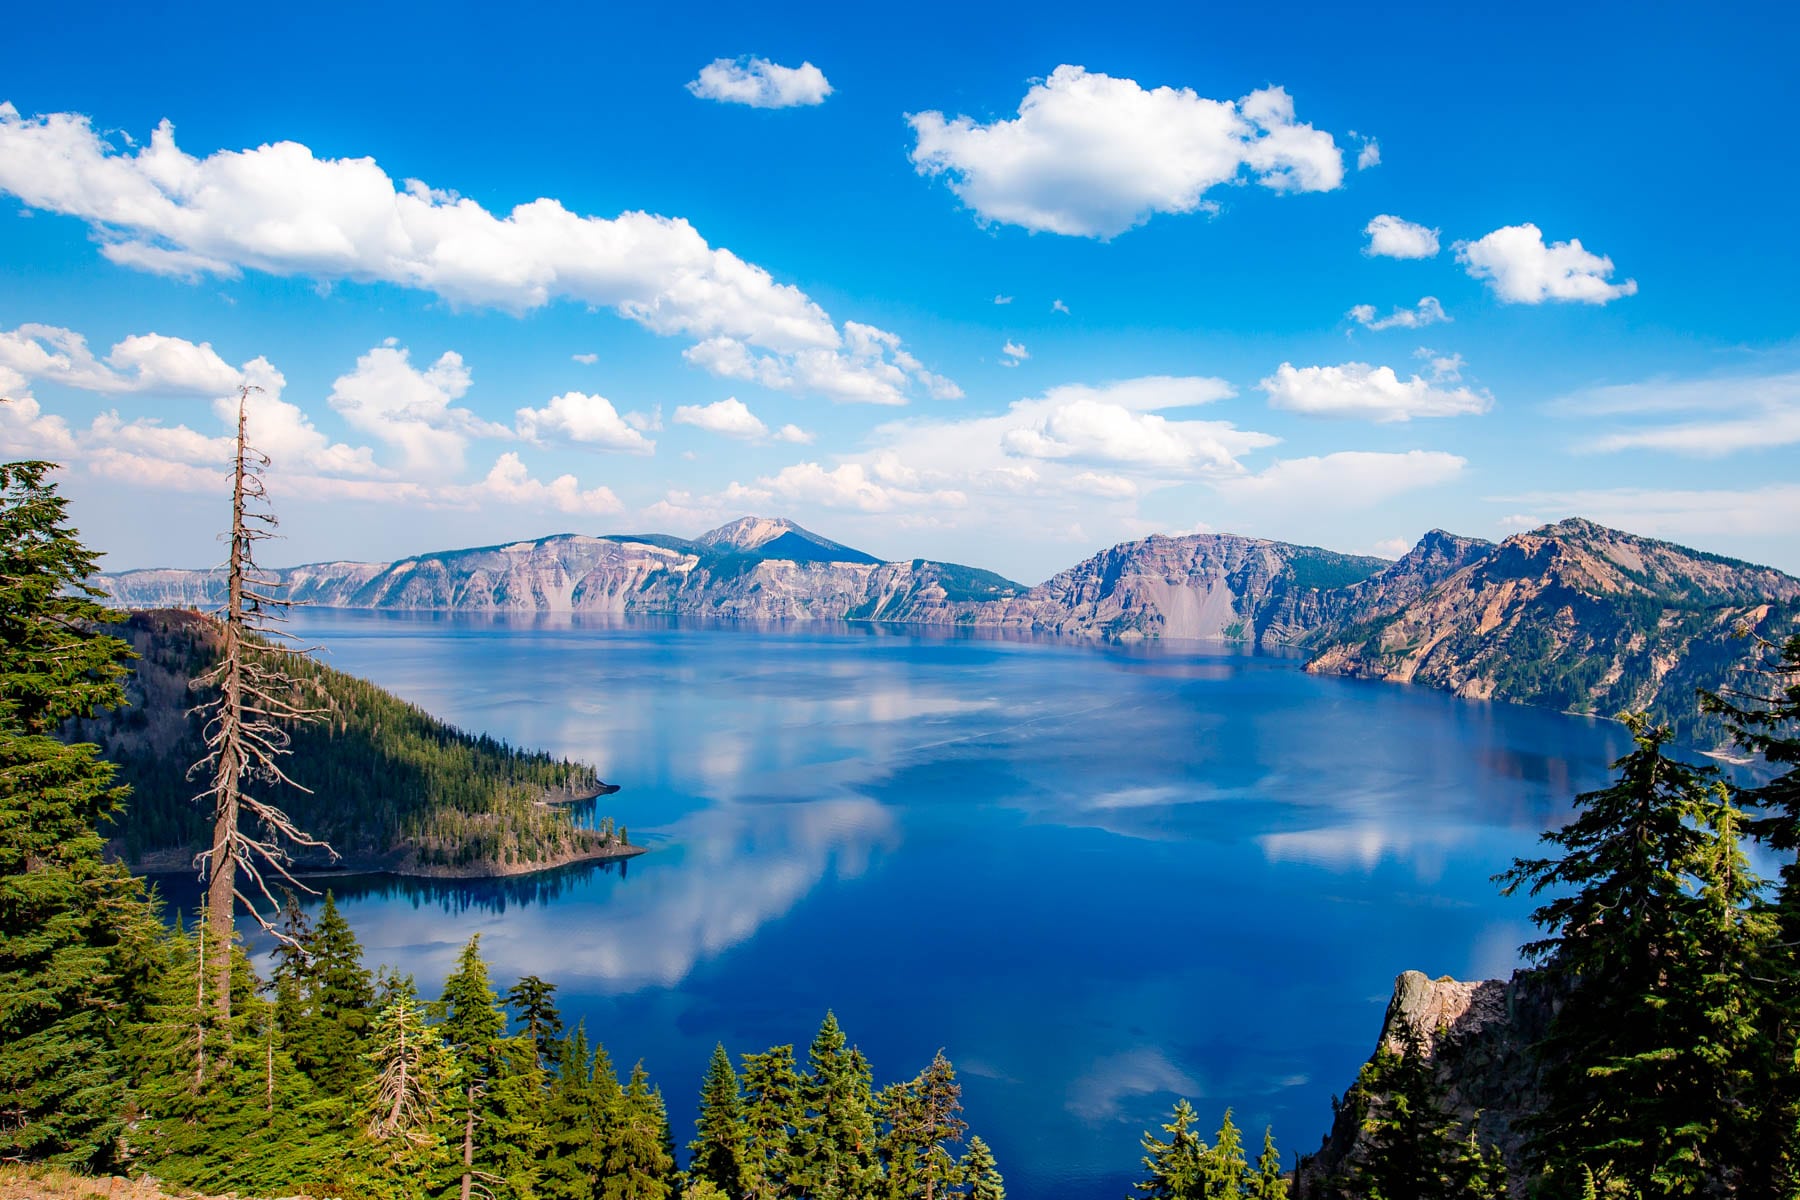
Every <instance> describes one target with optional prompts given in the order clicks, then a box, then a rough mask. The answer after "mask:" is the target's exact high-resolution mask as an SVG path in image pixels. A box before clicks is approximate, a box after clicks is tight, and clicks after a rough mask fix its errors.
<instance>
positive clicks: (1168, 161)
mask: <svg viewBox="0 0 1800 1200" xmlns="http://www.w3.org/2000/svg"><path fill="white" fill-rule="evenodd" d="M907 122H908V123H909V124H910V125H911V126H912V129H913V133H914V136H915V138H916V139H917V141H916V144H915V146H914V148H913V151H912V162H913V165H914V166H915V167H916V168H917V170H918V172H919V173H920V174H922V175H942V176H945V177H946V178H947V179H948V180H949V184H950V189H951V190H952V191H953V192H955V193H956V195H957V197H958V198H960V199H961V200H962V202H963V203H964V204H966V205H968V206H969V207H970V208H971V209H973V210H974V211H975V214H976V215H977V216H978V217H979V218H980V219H981V220H982V221H984V222H996V221H997V222H1002V223H1005V224H1009V225H1019V226H1023V227H1024V228H1026V229H1031V230H1038V231H1044V232H1049V233H1061V234H1068V235H1071V236H1077V237H1099V238H1110V237H1114V236H1116V235H1118V234H1120V233H1123V232H1125V231H1126V230H1127V229H1130V228H1132V227H1133V226H1135V225H1140V224H1142V223H1143V222H1145V221H1147V220H1149V219H1150V217H1151V216H1152V215H1153V214H1155V213H1159V212H1160V213H1189V212H1194V211H1195V210H1197V209H1210V208H1214V207H1216V206H1215V205H1213V204H1212V203H1211V202H1209V201H1208V200H1207V199H1206V194H1207V192H1209V191H1210V190H1211V189H1213V188H1215V187H1218V186H1220V185H1222V184H1228V183H1232V182H1236V181H1239V180H1242V179H1245V178H1249V179H1253V180H1255V181H1256V182H1257V183H1260V184H1261V185H1262V186H1264V187H1267V188H1270V189H1271V190H1274V191H1279V192H1289V191H1298V192H1317V191H1330V190H1332V189H1334V188H1336V187H1338V186H1340V185H1341V184H1342V182H1343V178H1344V163H1343V156H1342V154H1341V153H1340V152H1339V150H1338V147H1337V144H1336V143H1335V142H1334V141H1333V140H1332V138H1331V135H1330V134H1328V133H1325V132H1323V131H1321V130H1317V129H1314V128H1313V127H1312V126H1311V125H1308V124H1302V123H1299V122H1296V121H1295V119H1294V102H1293V100H1292V98H1290V97H1289V96H1288V94H1287V92H1286V91H1284V90H1283V89H1281V88H1279V87H1269V88H1263V89H1261V90H1259V91H1255V92H1252V93H1250V94H1249V95H1248V96H1245V97H1243V98H1242V99H1241V100H1238V101H1235V102H1233V101H1230V100H1209V99H1206V98H1205V97H1202V96H1200V95H1198V94H1197V93H1195V92H1194V91H1193V89H1191V88H1171V87H1158V88H1153V89H1149V90H1146V89H1145V88H1142V87H1140V86H1139V85H1138V84H1137V82H1136V81H1134V80H1131V79H1115V78H1113V77H1112V76H1110V75H1103V74H1099V73H1090V72H1089V71H1087V70H1086V69H1084V68H1082V67H1079V66H1070V65H1067V64H1065V65H1063V66H1059V67H1057V68H1056V70H1054V71H1053V72H1051V74H1050V78H1049V79H1047V80H1043V81H1041V82H1038V83H1034V84H1033V85H1032V86H1031V88H1030V89H1029V90H1028V91H1027V92H1026V94H1025V98H1024V99H1023V100H1021V101H1020V103H1019V115H1018V116H1017V117H1016V118H1014V119H1012V120H998V121H993V122H991V123H989V124H985V125H984V124H979V123H977V122H976V121H975V120H973V119H972V118H970V117H956V118H954V119H947V118H946V117H945V116H944V114H943V113H941V112H921V113H913V114H910V115H909V116H908V117H907Z"/></svg>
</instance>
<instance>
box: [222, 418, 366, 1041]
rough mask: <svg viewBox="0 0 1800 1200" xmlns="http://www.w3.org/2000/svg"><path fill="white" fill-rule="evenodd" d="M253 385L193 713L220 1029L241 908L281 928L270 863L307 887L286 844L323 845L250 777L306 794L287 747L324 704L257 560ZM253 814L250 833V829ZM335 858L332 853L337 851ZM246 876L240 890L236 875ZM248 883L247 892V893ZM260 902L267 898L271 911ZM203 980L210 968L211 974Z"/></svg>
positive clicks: (262, 459) (259, 489)
mask: <svg viewBox="0 0 1800 1200" xmlns="http://www.w3.org/2000/svg"><path fill="white" fill-rule="evenodd" d="M249 397H250V389H249V388H248V387H245V388H242V389H240V390H239V392H238V419H237V452H236V455H235V457H234V459H233V462H232V487H231V531H230V533H229V534H227V540H228V543H229V545H230V551H229V553H228V555H227V557H226V562H225V569H226V596H225V607H224V608H223V610H221V612H220V614H219V625H220V637H221V643H222V644H221V650H220V657H219V662H218V665H217V666H215V667H213V669H212V670H210V671H208V672H206V673H205V674H204V675H202V676H200V677H199V678H198V679H196V680H195V681H194V683H195V686H196V687H197V688H201V689H203V690H206V691H208V692H211V693H212V698H211V699H209V700H207V701H205V702H203V703H202V704H201V705H200V706H199V707H198V709H196V711H197V712H198V713H199V714H200V716H201V720H202V729H203V737H204V739H205V742H206V757H205V758H203V759H201V760H200V761H199V762H197V763H195V764H194V766H193V768H192V769H191V770H190V771H189V776H190V777H204V778H206V780H207V786H206V789H205V790H204V791H202V792H201V793H200V795H199V796H198V797H196V799H198V800H199V801H200V802H201V803H202V804H206V805H208V806H209V807H210V808H211V810H212V814H213V834H212V844H211V846H210V847H209V848H208V849H207V850H205V851H203V852H202V853H201V855H200V859H199V861H200V865H201V870H202V873H203V874H204V875H205V876H207V878H208V882H207V891H206V921H205V924H204V927H203V935H204V938H203V948H204V949H205V953H206V957H207V962H206V964H205V970H206V971H207V972H208V973H209V974H210V982H211V984H212V1003H213V1008H214V1013H215V1019H216V1023H217V1024H218V1026H219V1028H220V1030H221V1031H222V1032H224V1031H228V1030H229V1029H230V1022H231V954H230V948H231V945H232V941H233V937H234V934H235V932H236V930H235V925H236V914H237V905H238V903H239V902H240V901H242V902H243V904H244V905H245V907H246V908H248V909H249V910H250V912H251V914H252V915H254V916H255V917H256V919H257V921H258V923H259V924H261V925H262V927H263V928H264V929H266V930H268V931H269V932H271V933H274V934H276V935H277V936H279V934H280V930H278V929H277V928H276V927H275V925H274V923H273V921H272V916H273V914H274V913H275V912H277V911H279V909H280V907H281V905H280V903H279V902H278V901H277V900H276V899H275V896H274V894H273V893H272V892H271V891H270V890H269V885H270V881H269V880H268V879H267V878H266V877H265V875H264V872H265V871H268V872H271V873H273V874H274V875H276V876H277V877H279V878H280V879H282V880H284V881H286V882H287V883H288V884H290V885H291V886H293V887H296V888H299V889H300V890H302V891H310V889H308V888H306V887H305V886H304V885H302V884H300V883H299V882H298V881H296V880H295V879H294V878H293V876H292V875H291V874H289V873H288V869H287V865H286V864H287V861H288V849H287V848H288V847H289V846H291V845H298V846H308V847H317V848H321V849H324V850H326V851H328V852H329V851H330V847H329V846H326V845H325V843H324V842H322V841H320V840H319V839H317V838H315V837H313V836H311V835H310V834H307V833H305V832H303V831H302V830H301V829H300V828H299V827H298V826H296V825H295V824H294V822H293V821H292V820H291V819H289V817H288V815H287V814H286V813H285V812H283V811H282V810H281V808H280V807H279V806H277V805H276V804H275V803H274V802H273V801H272V800H270V799H268V798H266V797H264V796H258V795H257V794H255V793H254V792H251V791H249V790H246V784H257V783H261V784H266V785H268V786H271V787H273V786H277V785H282V784H285V785H287V786H289V787H294V788H297V789H299V790H300V791H305V790H306V789H305V788H302V787H300V785H299V784H297V783H295V782H294V781H293V780H292V779H290V778H288V776H287V774H286V772H285V771H283V769H282V767H281V762H280V760H281V758H282V757H283V756H284V755H286V754H288V753H290V746H289V742H290V738H289V735H288V731H287V725H288V724H290V723H292V722H295V721H306V720H311V719H313V718H314V717H316V716H317V710H315V709H312V708H309V707H307V706H306V705H305V704H303V703H301V702H300V701H299V700H298V699H297V696H298V686H297V685H296V683H295V681H294V679H293V678H292V677H291V676H290V675H289V674H288V673H287V671H286V669H285V660H286V659H287V658H288V657H289V656H292V655H296V654H302V653H304V650H302V649H300V648H298V647H295V646H292V645H289V644H286V643H285V642H283V641H282V640H281V637H282V635H281V634H280V633H279V630H278V625H279V623H280V621H281V620H282V619H283V614H284V613H285V610H286V609H287V608H288V607H289V605H290V602H289V601H287V600H284V599H282V598H280V597H278V596H277V595H276V594H275V593H276V590H277V589H278V588H279V587H280V586H281V585H280V581H279V580H278V579H277V578H276V577H275V576H273V575H270V574H268V573H267V572H265V571H263V570H262V569H261V568H260V567H258V565H257V563H256V546H257V543H259V542H262V541H266V540H267V539H269V538H271V537H274V536H275V527H276V525H277V521H276V519H275V516H274V514H273V513H272V512H270V511H269V509H268V493H267V491H266V490H265V489H264V487H263V471H264V470H265V469H266V468H267V467H268V465H269V459H268V456H267V455H265V454H263V453H262V452H260V451H258V450H256V449H254V448H252V447H251V446H250V444H249V441H248V438H247V427H248V420H249V417H248V406H249ZM246 817H248V818H249V819H250V821H251V822H252V825H253V827H254V832H252V831H251V830H247V829H245V828H244V818H246ZM334 857H335V855H334ZM240 874H241V875H242V876H243V886H240V883H239V875H240ZM246 889H248V890H246ZM262 904H266V905H267V906H268V914H267V915H265V913H264V911H263V909H262V908H261V907H259V906H260V905H262ZM202 978H203V981H204V980H205V979H207V976H205V975H203V977H202Z"/></svg>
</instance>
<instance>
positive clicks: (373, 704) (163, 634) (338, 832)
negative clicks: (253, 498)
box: [71, 610, 629, 875]
mask: <svg viewBox="0 0 1800 1200" xmlns="http://www.w3.org/2000/svg"><path fill="white" fill-rule="evenodd" d="M118 632H119V634H120V636H122V637H124V638H126V639H127V640H128V641H129V642H130V643H131V645H132V647H133V648H134V649H135V650H136V651H137V653H138V655H139V658H138V661H137V662H136V663H135V664H134V666H135V668H136V669H135V671H134V674H133V677H132V679H131V680H130V681H129V682H128V684H127V689H126V690H127V696H128V699H129V703H128V705H127V706H126V707H125V708H122V709H118V710H114V711H112V712H110V713H105V714H102V715H101V716H99V717H97V718H95V719H93V720H89V721H82V722H78V723H77V724H76V725H75V726H74V727H73V728H72V730H71V734H72V736H74V737H76V738H78V739H79V740H85V741H93V742H95V743H97V744H99V745H100V746H101V747H102V748H103V752H104V754H105V756H106V757H107V758H108V759H110V760H111V761H113V762H116V763H117V764H119V778H120V780H121V782H124V783H127V784H129V785H130V786H131V788H132V794H131V803H130V805H129V806H128V807H127V809H126V810H125V813H124V814H123V815H122V816H121V817H120V818H119V820H118V822H117V824H116V825H115V826H114V828H113V829H112V831H111V833H112V835H113V838H114V844H115V848H116V849H118V850H119V851H120V852H121V853H122V854H123V856H124V857H125V858H126V859H127V860H129V861H132V862H134V863H138V864H140V865H142V864H149V865H174V864H175V863H177V862H179V863H180V864H182V865H185V863H186V861H187V858H188V857H189V856H191V855H192V854H193V853H194V852H197V851H198V850H199V849H201V848H202V847H203V846H204V845H205V844H206V839H207V834H208V829H207V823H206V814H205V813H204V812H203V811H202V810H201V808H200V807H199V806H197V805H195V804H194V803H193V796H194V794H195V793H196V792H197V791H198V790H199V785H198V784H196V783H194V782H192V781H190V780H189V779H188V778H187V770H188V768H189V766H191V765H192V764H193V763H195V762H198V761H200V759H201V758H202V757H204V754H205V749H204V747H203V746H202V744H201V736H200V729H199V724H198V721H197V720H196V719H195V718H194V717H193V716H192V715H190V713H189V711H188V710H189V709H191V708H192V707H193V706H194V705H195V704H196V703H198V701H199V699H200V697H199V696H198V695H197V694H196V693H195V692H194V691H193V690H192V689H191V688H190V686H189V685H190V681H191V680H192V679H193V678H195V677H196V676H198V675H200V674H203V673H204V672H205V671H206V669H207V668H208V667H209V666H211V665H212V663H213V662H214V661H215V660H216V658H217V655H218V646H219V641H218V632H217V627H216V626H215V625H214V623H213V622H212V621H211V619H210V618H207V617H203V616H201V615H199V614H197V613H192V612H184V611H174V610H159V611H151V612H139V613H133V614H131V616H130V617H129V618H128V619H127V620H126V621H125V622H124V624H123V625H122V626H120V628H119V630H118ZM290 669H291V672H292V674H293V675H294V676H295V678H296V680H297V681H298V684H299V687H300V691H301V696H302V698H303V700H304V702H305V704H306V706H307V707H311V708H317V709H320V710H322V711H321V714H320V716H321V719H320V720H319V721H317V722H314V723H310V724H297V725H295V726H293V728H292V729H291V733H292V737H293V751H294V754H293V758H292V760H291V761H292V763H293V767H292V774H293V775H294V777H295V779H296V780H297V781H298V782H300V783H301V784H302V785H303V786H304V787H306V788H308V789H310V794H309V793H308V792H302V791H299V790H297V789H294V788H287V787H280V788H277V789H275V791H274V796H273V798H274V799H275V800H276V801H277V802H278V803H279V805H280V806H281V807H282V808H283V809H284V810H285V811H286V812H287V813H288V814H289V815H290V816H292V817H293V818H295V821H296V823H297V824H298V825H299V827H300V828H302V829H305V830H307V831H309V832H310V833H312V834H313V835H314V836H317V837H321V838H323V839H324V840H326V841H327V842H329V843H330V844H331V846H332V848H333V849H334V850H336V851H337V852H338V854H339V855H341V856H342V858H341V861H340V862H339V863H338V864H337V865H339V866H344V867H349V868H357V869H378V870H388V871H398V872H402V873H408V874H434V875H487V874H512V873H516V872H519V871H525V870H533V869H537V868H541V867H545V866H552V865H556V864H559V863H562V862H568V861H572V860H574V859H578V858H591V857H598V856H602V855H607V854H618V853H627V852H629V847H627V846H626V845H625V843H624V839H623V837H622V834H623V831H619V832H618V833H614V832H613V831H612V829H611V826H610V823H603V824H602V828H600V829H593V830H590V829H581V828H577V827H576V825H575V822H574V821H573V820H572V819H571V816H570V813H569V810H568V809H567V808H566V807H564V806H561V805H558V804H554V803H550V802H552V801H557V800H573V799H577V798H581V797H587V796H594V795H597V794H601V793H604V792H607V791H611V790H614V789H611V788H609V787H608V786H607V785H605V784H602V783H601V782H600V780H599V778H598V776H597V775H596V773H595V771H594V768H592V767H590V766H586V765H583V764H580V763H573V762H567V761H563V760H559V759H555V758H552V757H550V756H549V755H547V754H542V753H527V752H524V751H520V750H516V749H514V748H512V747H510V746H508V745H506V744H504V743H502V742H499V741H496V740H495V739H493V738H490V737H485V736H477V735H474V734H469V733H465V732H463V731H462V730H459V729H456V728H454V727H452V726H450V725H447V724H445V723H444V722H442V721H439V720H437V719H436V718H434V717H432V716H431V715H430V714H429V713H426V712H425V711H423V710H422V709H420V708H418V707H417V706H415V705H411V704H407V703H406V702H404V701H402V700H400V699H398V698H397V697H395V696H393V695H391V694H390V693H388V692H385V691H383V690H382V689H380V688H378V687H376V686H375V685H374V684H372V683H368V682H366V681H364V680H361V679H357V678H355V677H354V676H351V675H346V674H344V673H343V672H341V671H336V670H333V669H332V668H330V667H327V666H325V665H323V664H321V663H318V662H316V661H313V660H311V659H307V658H296V659H295V660H294V661H293V662H292V663H291V664H290ZM324 863H325V860H324V859H323V858H322V857H320V858H315V859H312V860H307V863H306V865H312V866H321V865H324Z"/></svg>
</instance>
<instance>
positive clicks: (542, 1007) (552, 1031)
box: [506, 975, 563, 1065]
mask: <svg viewBox="0 0 1800 1200" xmlns="http://www.w3.org/2000/svg"><path fill="white" fill-rule="evenodd" d="M555 997H556V985H555V984H554V983H545V982H544V981H543V980H542V979H539V978H538V977H537V976H536V975H527V976H525V977H524V978H523V979H521V980H519V982H517V983H515V984H513V985H512V986H511V987H510V988H508V989H506V1007H507V1008H509V1009H511V1010H512V1014H513V1017H514V1019H515V1020H517V1021H518V1022H519V1024H520V1025H521V1026H522V1027H523V1028H522V1029H521V1030H520V1032H521V1033H522V1034H523V1035H524V1037H525V1038H526V1039H527V1040H528V1041H530V1043H531V1045H532V1048H533V1049H534V1050H536V1052H537V1057H538V1062H540V1063H543V1064H545V1065H548V1064H550V1063H552V1062H555V1061H556V1040H557V1039H558V1038H560V1037H562V1034H563V1023H562V1014H561V1013H559V1012H557V1011H556V999H555Z"/></svg>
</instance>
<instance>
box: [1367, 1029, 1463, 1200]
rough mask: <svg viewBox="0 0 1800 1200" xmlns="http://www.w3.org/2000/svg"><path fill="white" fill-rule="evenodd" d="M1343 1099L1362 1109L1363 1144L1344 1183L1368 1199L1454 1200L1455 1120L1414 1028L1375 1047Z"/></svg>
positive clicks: (1457, 1187) (1456, 1182)
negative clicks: (1392, 1043) (1396, 1043)
mask: <svg viewBox="0 0 1800 1200" xmlns="http://www.w3.org/2000/svg"><path fill="white" fill-rule="evenodd" d="M1346 1101H1347V1102H1348V1103H1350V1104H1351V1105H1354V1106H1355V1107H1356V1108H1357V1109H1358V1110H1359V1111H1360V1112H1361V1113H1362V1131H1363V1143H1362V1144H1363V1147H1364V1154H1363V1155H1362V1157H1361V1158H1360V1159H1358V1160H1357V1162H1356V1163H1355V1164H1354V1166H1353V1169H1352V1171H1351V1176H1352V1178H1351V1180H1350V1181H1349V1182H1350V1184H1351V1190H1353V1191H1355V1192H1356V1193H1357V1194H1358V1195H1363V1196H1367V1197H1368V1198H1369V1200H1452V1198H1453V1197H1454V1198H1457V1200H1460V1198H1461V1197H1462V1196H1463V1194H1464V1193H1463V1191H1462V1188H1461V1181H1460V1179H1459V1178H1458V1170H1457V1164H1458V1163H1459V1162H1460V1160H1461V1157H1462V1150H1461V1147H1460V1146H1459V1144H1458V1142H1457V1138H1456V1129H1457V1121H1456V1118H1455V1117H1454V1116H1452V1115H1451V1114H1450V1113H1449V1112H1448V1111H1447V1110H1446V1109H1445V1107H1444V1104H1443V1094H1442V1089H1441V1088H1440V1087H1439V1086H1438V1082H1437V1071H1436V1068H1435V1067H1434V1066H1433V1064H1432V1062H1431V1058H1430V1056H1429V1055H1428V1053H1427V1052H1426V1046H1425V1039H1424V1038H1423V1037H1421V1036H1420V1034H1419V1031H1418V1030H1417V1029H1414V1028H1412V1027H1411V1026H1408V1027H1407V1028H1406V1029H1405V1031H1404V1032H1403V1034H1402V1036H1401V1043H1400V1045H1399V1047H1397V1048H1396V1047H1393V1046H1388V1045H1383V1046H1382V1047H1381V1048H1380V1049H1378V1050H1377V1051H1376V1052H1375V1057H1374V1058H1373V1059H1371V1060H1370V1061H1369V1062H1368V1063H1367V1064H1365V1065H1364V1067H1363V1069H1362V1072H1361V1074H1359V1075H1358V1077H1357V1081H1356V1083H1355V1085H1354V1086H1353V1087H1352V1088H1351V1094H1350V1095H1349V1096H1348V1097H1346Z"/></svg>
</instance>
